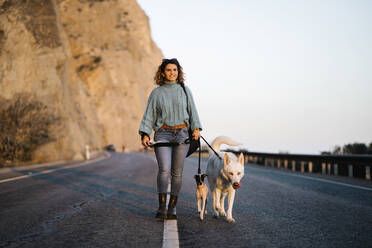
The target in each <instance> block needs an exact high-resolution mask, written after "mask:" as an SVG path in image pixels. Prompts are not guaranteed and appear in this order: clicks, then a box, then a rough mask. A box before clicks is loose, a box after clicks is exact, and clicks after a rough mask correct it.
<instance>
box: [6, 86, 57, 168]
mask: <svg viewBox="0 0 372 248" xmlns="http://www.w3.org/2000/svg"><path fill="white" fill-rule="evenodd" d="M58 120H59V119H58V118H57V117H55V115H54V114H52V113H51V112H50V111H49V110H48V108H47V106H46V105H44V104H43V103H42V102H40V101H38V100H37V99H35V97H32V96H31V95H28V94H24V93H22V94H17V95H15V96H14V97H13V98H12V99H10V100H7V99H4V98H0V165H3V166H4V165H8V164H18V163H19V162H24V161H29V160H31V159H32V154H33V152H34V151H35V150H36V149H37V148H38V147H39V146H41V145H43V144H46V143H48V142H50V141H53V137H52V135H51V127H52V126H53V125H56V124H57V122H58Z"/></svg>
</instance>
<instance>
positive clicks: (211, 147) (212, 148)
mask: <svg viewBox="0 0 372 248" xmlns="http://www.w3.org/2000/svg"><path fill="white" fill-rule="evenodd" d="M200 137H201V138H202V139H203V140H204V142H205V143H206V144H207V145H208V146H209V148H211V150H212V151H213V152H214V154H216V156H217V157H218V158H219V159H221V160H222V158H221V157H220V155H218V153H217V152H216V151H215V150H214V149H213V148H212V146H211V145H210V144H209V143H208V142H207V141H206V140H205V139H204V137H203V136H201V135H200ZM199 150H200V146H199Z"/></svg>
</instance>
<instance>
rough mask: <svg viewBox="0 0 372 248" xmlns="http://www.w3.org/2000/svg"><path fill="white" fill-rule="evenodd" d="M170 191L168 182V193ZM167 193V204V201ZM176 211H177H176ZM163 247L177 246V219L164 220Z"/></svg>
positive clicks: (174, 247) (171, 247)
mask: <svg viewBox="0 0 372 248" xmlns="http://www.w3.org/2000/svg"><path fill="white" fill-rule="evenodd" d="M169 192H170V183H169V184H168V193H169ZM169 195H170V193H169V194H167V205H168V203H169ZM176 213H177V211H176ZM162 247H163V248H178V247H180V242H179V238H178V228H177V220H164V231H163V246H162Z"/></svg>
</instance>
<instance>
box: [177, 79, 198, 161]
mask: <svg viewBox="0 0 372 248" xmlns="http://www.w3.org/2000/svg"><path fill="white" fill-rule="evenodd" d="M180 85H181V87H182V89H183V91H184V92H185V95H186V103H187V111H188V110H189V108H188V107H189V96H188V95H187V92H186V89H185V85H184V84H183V83H180ZM189 117H190V122H191V118H192V116H191V113H189ZM192 133H193V130H191V125H190V127H189V138H188V140H186V142H185V143H188V144H190V147H189V150H188V152H187V155H186V157H188V156H190V155H191V154H193V153H194V152H195V151H196V150H198V148H199V147H200V138H199V139H197V140H194V139H193V136H192Z"/></svg>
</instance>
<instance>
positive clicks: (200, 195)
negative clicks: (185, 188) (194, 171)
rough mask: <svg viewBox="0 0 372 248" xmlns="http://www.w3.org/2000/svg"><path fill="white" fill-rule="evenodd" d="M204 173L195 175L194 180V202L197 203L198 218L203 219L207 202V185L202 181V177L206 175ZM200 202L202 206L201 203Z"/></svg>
mask: <svg viewBox="0 0 372 248" xmlns="http://www.w3.org/2000/svg"><path fill="white" fill-rule="evenodd" d="M206 176H207V175H206V174H203V175H201V176H200V175H195V176H194V178H195V181H196V192H195V195H196V202H197V205H198V213H200V220H203V219H204V213H205V214H207V209H206V207H207V202H208V187H207V185H206V184H205V183H204V178H205V177H206ZM201 202H203V203H202V206H200V205H201Z"/></svg>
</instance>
